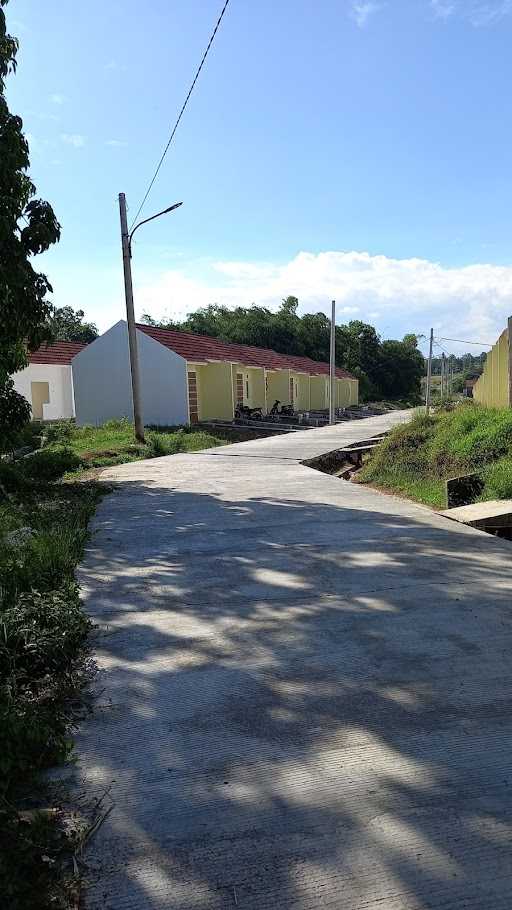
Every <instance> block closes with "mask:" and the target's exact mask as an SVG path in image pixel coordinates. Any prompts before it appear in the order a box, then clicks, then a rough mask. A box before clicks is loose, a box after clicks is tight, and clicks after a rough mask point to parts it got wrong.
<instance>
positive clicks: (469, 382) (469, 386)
mask: <svg viewBox="0 0 512 910" xmlns="http://www.w3.org/2000/svg"><path fill="white" fill-rule="evenodd" d="M477 382H478V377H477V376H476V377H475V378H474V379H465V380H464V385H463V387H462V394H463V395H464V398H473V389H474V388H475V385H476V384H477ZM459 388H460V386H459Z"/></svg>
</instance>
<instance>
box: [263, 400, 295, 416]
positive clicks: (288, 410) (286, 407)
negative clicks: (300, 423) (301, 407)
mask: <svg viewBox="0 0 512 910" xmlns="http://www.w3.org/2000/svg"><path fill="white" fill-rule="evenodd" d="M280 404H281V402H280V401H279V400H278V399H277V398H276V400H275V401H274V404H273V405H272V407H271V408H270V411H269V412H268V416H269V417H274V418H275V417H293V415H294V414H295V411H294V410H293V405H292V404H283V405H282V406H281V407H279V405H280Z"/></svg>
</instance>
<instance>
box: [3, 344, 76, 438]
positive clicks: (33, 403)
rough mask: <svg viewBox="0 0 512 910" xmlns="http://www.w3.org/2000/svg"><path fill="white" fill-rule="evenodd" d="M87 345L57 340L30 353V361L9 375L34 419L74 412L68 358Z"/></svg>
mask: <svg viewBox="0 0 512 910" xmlns="http://www.w3.org/2000/svg"><path fill="white" fill-rule="evenodd" d="M84 347H86V345H84V344H78V343H77V342H73V341H56V342H55V343H54V344H48V345H43V346H42V347H41V348H39V350H37V351H34V352H33V353H31V354H29V357H28V360H29V365H28V367H25V369H24V370H20V371H19V373H15V374H14V376H13V377H12V379H13V383H14V388H15V389H16V391H17V392H19V393H20V395H23V397H24V398H26V399H27V401H28V403H29V404H30V407H31V408H32V419H33V420H60V419H63V418H69V417H74V416H75V406H74V400H73V376H72V371H71V361H72V359H73V357H74V356H75V354H78V353H79V352H80V351H81V350H82V349H83V348H84Z"/></svg>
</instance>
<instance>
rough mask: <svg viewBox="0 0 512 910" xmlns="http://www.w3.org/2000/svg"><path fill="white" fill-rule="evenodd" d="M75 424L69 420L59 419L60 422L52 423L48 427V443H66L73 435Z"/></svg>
mask: <svg viewBox="0 0 512 910" xmlns="http://www.w3.org/2000/svg"><path fill="white" fill-rule="evenodd" d="M73 429H74V427H73V424H72V423H70V421H69V420H67V421H59V422H58V423H50V424H49V425H48V426H47V427H46V438H47V440H48V443H50V444H51V443H54V442H57V443H65V442H68V441H69V440H70V439H72V437H73Z"/></svg>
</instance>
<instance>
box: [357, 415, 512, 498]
mask: <svg viewBox="0 0 512 910" xmlns="http://www.w3.org/2000/svg"><path fill="white" fill-rule="evenodd" d="M473 472H479V473H481V476H482V478H483V481H484V487H483V490H482V493H481V494H480V496H479V500H481V501H484V500H488V499H503V498H508V497H512V411H511V410H509V409H495V408H485V407H482V406H480V405H477V404H475V403H473V402H470V403H464V404H461V405H460V406H458V407H456V408H455V409H446V410H439V411H438V412H437V413H434V414H431V415H429V416H428V417H427V416H426V415H425V414H422V413H418V414H416V415H415V416H414V417H413V419H412V420H411V421H410V422H409V423H408V424H404V425H402V426H400V427H397V428H395V429H394V430H393V432H392V433H391V434H390V435H389V436H388V437H387V438H386V440H385V441H384V442H383V444H382V445H381V446H379V447H378V449H376V450H375V452H374V453H373V454H372V455H371V457H370V458H369V459H368V460H367V462H366V463H365V465H364V467H363V469H362V471H361V472H360V474H359V475H358V481H359V482H360V483H372V484H374V485H375V486H379V487H382V488H384V489H388V490H391V491H394V492H397V493H400V494H402V495H404V496H406V497H409V498H411V499H414V500H416V501H418V502H422V503H425V504H426V505H429V506H433V507H434V508H446V501H445V481H446V480H448V479H449V478H451V477H457V476H459V475H463V474H470V473H473Z"/></svg>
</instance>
